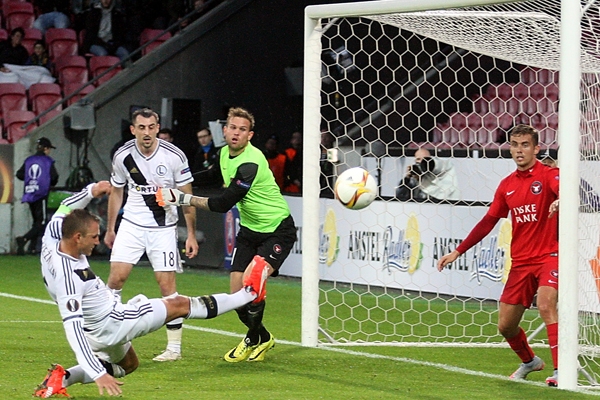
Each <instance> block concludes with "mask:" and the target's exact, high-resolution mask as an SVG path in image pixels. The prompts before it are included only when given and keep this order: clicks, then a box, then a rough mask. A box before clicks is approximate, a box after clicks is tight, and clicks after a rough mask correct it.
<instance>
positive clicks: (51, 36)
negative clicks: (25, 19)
mask: <svg viewBox="0 0 600 400" xmlns="http://www.w3.org/2000/svg"><path fill="white" fill-rule="evenodd" d="M46 43H47V45H48V54H49V55H50V58H51V59H52V60H57V59H59V58H62V57H63V56H76V55H77V52H78V49H79V46H78V44H77V33H76V32H75V31H74V30H73V29H68V28H50V29H48V30H47V31H46Z"/></svg>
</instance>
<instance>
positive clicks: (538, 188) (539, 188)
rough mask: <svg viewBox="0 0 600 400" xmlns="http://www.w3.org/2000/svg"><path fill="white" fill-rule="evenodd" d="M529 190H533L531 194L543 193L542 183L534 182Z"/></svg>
mask: <svg viewBox="0 0 600 400" xmlns="http://www.w3.org/2000/svg"><path fill="white" fill-rule="evenodd" d="M529 189H530V190H531V193H533V194H540V193H542V182H540V181H535V182H533V183H532V184H531V186H530V187H529Z"/></svg>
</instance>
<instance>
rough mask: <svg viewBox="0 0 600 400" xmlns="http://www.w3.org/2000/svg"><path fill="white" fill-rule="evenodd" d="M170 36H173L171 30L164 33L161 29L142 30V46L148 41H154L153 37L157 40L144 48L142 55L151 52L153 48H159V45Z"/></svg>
mask: <svg viewBox="0 0 600 400" xmlns="http://www.w3.org/2000/svg"><path fill="white" fill-rule="evenodd" d="M170 38H171V33H170V32H165V33H163V31H162V30H160V29H148V28H146V29H144V30H143V31H142V33H141V34H140V46H143V45H145V44H146V43H148V42H150V41H152V40H153V39H155V40H154V41H153V42H152V43H151V44H149V45H148V46H146V47H145V48H144V49H143V50H142V55H146V54H148V53H150V52H151V51H152V50H154V49H155V48H157V47H158V46H160V45H161V44H163V43H164V42H166V41H167V40H168V39H170Z"/></svg>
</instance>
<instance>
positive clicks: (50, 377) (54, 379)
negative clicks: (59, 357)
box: [33, 364, 71, 399]
mask: <svg viewBox="0 0 600 400" xmlns="http://www.w3.org/2000/svg"><path fill="white" fill-rule="evenodd" d="M65 374H66V372H65V369H64V368H63V367H62V366H61V365H60V364H52V367H51V368H50V369H49V370H48V374H47V375H46V378H45V379H44V381H43V382H42V383H40V385H39V386H38V388H37V389H36V390H35V392H34V393H33V397H41V398H44V399H47V398H49V397H50V396H54V395H58V396H64V397H71V396H69V394H68V393H67V388H65V387H64V386H63V379H64V377H65Z"/></svg>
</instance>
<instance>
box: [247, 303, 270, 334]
mask: <svg viewBox="0 0 600 400" xmlns="http://www.w3.org/2000/svg"><path fill="white" fill-rule="evenodd" d="M247 309H248V328H249V329H248V334H247V335H246V337H247V338H248V339H250V343H252V344H253V345H255V344H258V343H259V341H260V339H261V335H260V333H261V329H264V326H263V324H262V319H263V315H264V312H265V302H264V301H261V302H260V303H249V304H248V305H247ZM267 340H268V339H267Z"/></svg>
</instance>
